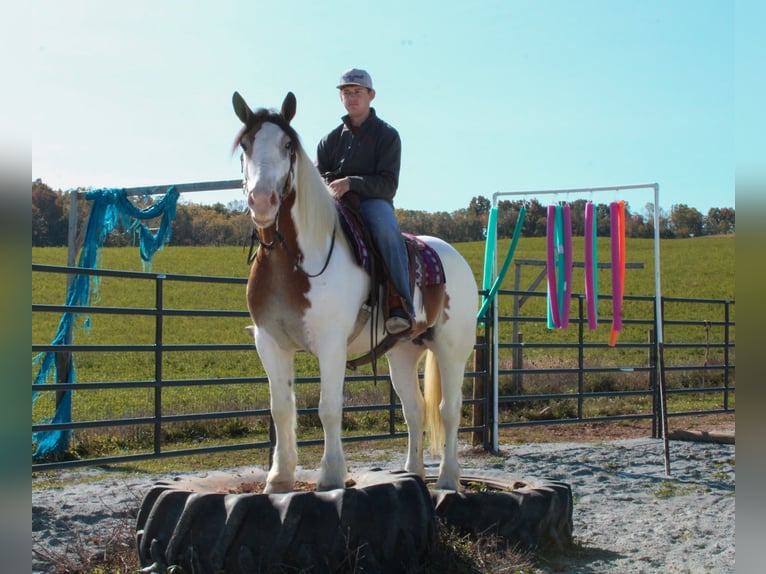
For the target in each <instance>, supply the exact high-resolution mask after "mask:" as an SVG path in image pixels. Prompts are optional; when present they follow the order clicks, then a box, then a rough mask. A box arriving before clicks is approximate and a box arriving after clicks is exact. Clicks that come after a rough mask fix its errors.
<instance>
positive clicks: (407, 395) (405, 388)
mask: <svg viewBox="0 0 766 574" xmlns="http://www.w3.org/2000/svg"><path fill="white" fill-rule="evenodd" d="M424 352H425V349H424V348H423V347H421V346H418V345H415V344H412V343H403V344H399V345H397V346H396V347H394V348H393V349H392V350H391V351H389V352H388V355H387V356H388V364H389V367H390V369H391V383H392V384H393V386H394V390H395V391H396V394H397V395H398V396H399V400H400V401H401V403H402V411H403V412H404V421H405V422H406V423H407V461H406V463H405V465H404V468H405V470H407V471H408V472H412V473H415V474H418V475H420V476H423V477H424V476H425V467H424V466H423V430H424V425H425V402H424V400H423V393H421V391H420V385H419V384H418V371H417V367H418V361H419V360H420V357H421V356H422V355H423V353H424Z"/></svg>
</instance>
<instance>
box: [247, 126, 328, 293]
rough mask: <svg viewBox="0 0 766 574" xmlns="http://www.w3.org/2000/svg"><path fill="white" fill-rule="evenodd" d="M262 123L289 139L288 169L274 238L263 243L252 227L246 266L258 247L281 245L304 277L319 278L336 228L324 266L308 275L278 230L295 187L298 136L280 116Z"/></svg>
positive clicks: (280, 196) (280, 198)
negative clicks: (271, 125)
mask: <svg viewBox="0 0 766 574" xmlns="http://www.w3.org/2000/svg"><path fill="white" fill-rule="evenodd" d="M262 122H271V123H273V124H276V125H277V126H278V127H279V128H281V129H282V131H284V132H285V133H286V134H287V136H288V137H289V138H290V142H289V144H288V145H289V146H290V167H289V169H288V170H287V176H286V177H285V183H284V185H283V186H282V191H281V192H280V193H279V209H278V210H277V214H276V217H275V218H274V224H273V226H274V238H273V239H272V240H271V241H269V242H266V241H263V239H262V238H261V236H260V234H259V231H258V227H257V226H253V232H252V233H251V235H250V249H249V251H248V254H247V264H248V265H252V263H253V261H254V260H255V258H256V256H257V255H258V249H260V247H263V248H264V249H266V250H267V251H271V250H272V249H274V248H275V247H276V246H277V245H281V246H282V247H283V248H284V250H285V252H286V253H287V256H288V257H289V258H290V261H291V262H292V264H293V267H294V268H295V269H297V270H298V271H300V272H301V273H303V274H304V275H305V276H306V277H309V278H312V277H319V276H320V275H321V274H322V273H324V272H325V270H326V269H327V266H328V265H329V264H330V258H331V257H332V253H333V250H334V249H335V231H336V227H337V226H333V228H332V238H331V240H330V249H329V251H328V252H327V257H326V258H325V262H324V265H322V269H320V270H319V272H317V273H309V272H308V271H306V270H305V269H304V268H303V266H302V265H301V261H300V257H299V256H296V255H295V254H294V253H293V252H292V251H291V250H290V248H289V247H288V245H287V242H286V241H285V237H284V235H282V232H281V231H280V230H279V213H280V211H281V209H282V202H283V201H284V198H285V197H287V196H289V194H291V193H293V192H294V191H295V187H294V186H293V180H294V179H295V163H296V159H297V157H298V146H299V145H300V144H299V143H298V136H297V134H295V131H294V130H293V129H292V127H290V125H289V124H288V123H287V122H286V121H285V120H284V119H283V118H282V116H280V115H277V114H272V115H269V116H267V117H265V118H263V120H262ZM243 158H244V153H243ZM244 172H245V170H244V159H243V160H242V173H243V179H242V186H243V188H244V191H245V193H247V178H246V176H244ZM256 240H257V241H258V245H259V247H258V248H256V247H255V243H256Z"/></svg>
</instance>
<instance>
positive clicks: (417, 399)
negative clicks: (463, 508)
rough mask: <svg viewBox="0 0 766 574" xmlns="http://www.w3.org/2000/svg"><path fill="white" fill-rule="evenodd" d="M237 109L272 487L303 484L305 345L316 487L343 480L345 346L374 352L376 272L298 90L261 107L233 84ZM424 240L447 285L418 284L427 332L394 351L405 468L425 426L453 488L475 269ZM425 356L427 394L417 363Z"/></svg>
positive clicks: (416, 467)
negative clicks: (320, 447) (303, 115)
mask: <svg viewBox="0 0 766 574" xmlns="http://www.w3.org/2000/svg"><path fill="white" fill-rule="evenodd" d="M233 105H234V111H235V112H236V114H237V117H238V118H239V119H240V120H241V121H242V123H243V124H244V126H243V128H242V129H241V131H240V132H239V134H238V135H237V137H236V143H235V145H238V146H240V147H241V149H242V162H243V166H242V171H243V178H244V191H245V193H246V194H247V205H248V208H249V210H250V215H251V217H252V220H253V222H254V223H255V225H256V227H257V230H258V234H259V240H260V247H259V249H258V252H257V254H256V256H255V258H254V261H253V264H252V268H251V271H250V277H249V280H248V283H247V303H248V308H249V310H250V315H251V317H252V320H253V323H254V327H253V329H252V331H253V333H254V338H255V346H256V348H257V350H258V354H259V356H260V358H261V362H262V363H263V367H264V369H265V370H266V374H267V375H268V378H269V390H270V394H271V413H272V417H273V419H274V426H275V428H276V435H277V440H276V451H275V454H274V459H273V464H272V467H271V470H270V472H269V474H268V479H267V491H268V492H287V491H290V490H292V488H293V483H294V480H295V469H296V465H297V460H298V453H297V447H296V431H295V429H296V410H295V394H294V389H293V377H294V369H293V359H294V355H295V352H296V351H301V350H302V351H308V352H309V353H312V354H313V355H314V356H316V357H317V359H318V361H319V371H320V381H321V382H320V399H319V417H320V419H321V421H322V426H323V429H324V454H323V456H322V461H321V466H320V474H319V483H318V488H319V489H320V490H329V489H333V488H342V487H343V486H344V482H345V478H346V464H345V460H344V456H343V447H342V444H341V417H342V408H343V382H344V374H345V369H346V361H347V356H348V355H349V354H360V353H366V352H369V351H370V346H371V340H372V339H373V338H372V337H370V334H369V329H370V325H369V324H367V326H366V328H364V329H361V330H360V329H359V321H358V317H363V318H364V317H365V315H364V314H361V310H362V309H363V307H364V305H365V301H366V300H367V297H368V293H369V289H370V277H369V275H368V273H367V272H366V271H365V270H364V269H363V268H362V267H360V266H359V265H358V264H357V262H356V260H355V258H354V255H353V253H352V251H351V247H350V245H349V242H348V241H347V239H346V237H345V236H344V234H343V233H342V232H341V230H340V228H339V216H338V212H337V209H336V204H335V200H334V199H333V197H332V196H331V194H330V191H329V188H328V187H327V186H326V185H325V183H324V181H323V180H322V178H321V177H320V175H319V172H318V171H317V169H316V167H315V166H314V164H313V163H312V161H311V159H309V157H308V155H307V154H306V152H305V151H304V150H303V148H302V147H301V144H300V142H299V138H298V135H297V134H296V133H295V131H294V130H293V128H292V127H291V126H290V120H292V118H293V117H294V115H295V108H296V101H295V96H294V95H293V94H292V93H288V94H287V97H285V99H284V102H283V103H282V109H281V111H280V112H276V111H275V110H266V109H258V110H255V111H253V110H252V109H250V107H249V106H248V105H247V104H246V103H245V101H244V99H243V98H242V97H241V96H240V95H239V94H238V93H236V92H235V93H234V96H233ZM420 239H422V241H424V242H425V243H426V244H427V245H430V246H431V247H433V249H434V250H435V251H436V252H437V253H438V255H439V257H440V258H441V261H442V265H443V267H444V275H445V277H446V283H445V285H443V286H441V287H442V288H441V289H439V290H437V292H436V296H429V293H428V291H427V289H423V288H420V287H416V288H415V293H414V298H413V300H414V303H415V309H416V312H417V314H416V318H415V319H416V332H421V333H422V332H424V331H425V330H426V329H427V333H426V335H427V336H424V337H420V338H419V339H418V340H417V341H416V342H413V341H412V340H408V341H401V342H398V343H397V344H396V345H395V346H394V347H393V348H391V349H390V350H389V351H388V352H387V353H386V358H387V359H388V363H389V368H390V376H391V381H392V383H393V386H394V389H395V390H396V393H397V394H398V395H399V398H400V400H401V403H402V409H403V411H404V418H405V421H406V423H407V427H408V432H409V445H408V452H407V461H406V465H405V468H406V470H407V471H409V472H414V473H417V474H419V475H421V476H423V475H424V466H423V434H424V430H425V429H426V428H428V429H429V432H430V433H431V435H432V436H431V438H432V440H434V437H436V438H435V441H436V442H435V443H434V446H436V447H438V449H439V451H440V454H441V463H440V467H439V477H438V480H437V484H436V486H437V487H438V488H445V489H452V490H457V489H458V486H459V474H460V469H459V466H458V460H457V433H458V426H459V423H460V411H461V405H462V393H461V388H462V384H463V377H464V371H465V366H466V361H467V360H468V358H469V356H470V354H471V352H472V350H473V346H474V341H475V336H476V311H477V301H478V289H477V286H476V281H475V279H474V276H473V272H472V271H471V268H470V267H469V266H468V264H467V263H466V261H465V260H464V259H463V257H462V256H461V255H460V254H459V253H458V252H457V251H456V250H455V249H454V248H453V247H451V246H450V245H448V244H447V243H445V242H444V241H442V240H440V239H437V238H434V237H426V236H423V237H421V238H420ZM424 293H425V294H424ZM432 295H433V294H432ZM380 323H381V326H380V332H379V333H378V336H379V337H380V338H381V339H382V338H383V337H384V336H385V333H384V332H383V330H382V321H381V322H380ZM424 353H427V357H426V363H425V372H424V392H423V393H421V390H420V386H419V383H418V374H417V368H418V363H419V360H420V359H421V358H422V356H423V354H424ZM424 395H425V396H424ZM429 425H430V426H429Z"/></svg>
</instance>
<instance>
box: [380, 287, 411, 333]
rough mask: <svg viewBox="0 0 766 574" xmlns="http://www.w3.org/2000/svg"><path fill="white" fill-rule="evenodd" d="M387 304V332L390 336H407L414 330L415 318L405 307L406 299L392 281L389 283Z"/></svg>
mask: <svg viewBox="0 0 766 574" xmlns="http://www.w3.org/2000/svg"><path fill="white" fill-rule="evenodd" d="M386 284H387V290H386V291H387V294H388V297H387V304H388V312H387V314H386V317H387V319H386V331H387V332H388V333H389V334H390V335H405V334H406V333H407V332H408V331H410V330H411V329H412V325H413V317H412V316H410V314H409V312H407V309H406V307H405V302H404V298H403V297H402V296H401V295H399V292H398V291H397V290H396V288H395V287H394V285H393V283H392V282H391V281H387V282H386Z"/></svg>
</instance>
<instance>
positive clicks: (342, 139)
mask: <svg viewBox="0 0 766 574" xmlns="http://www.w3.org/2000/svg"><path fill="white" fill-rule="evenodd" d="M337 88H338V90H340V99H341V101H342V102H343V106H344V107H345V108H346V111H347V112H348V114H347V115H345V116H343V118H342V119H343V123H342V124H340V125H339V126H338V127H336V128H335V129H334V130H332V131H331V132H330V133H329V134H327V135H326V136H325V137H324V138H323V139H322V141H320V142H319V145H318V146H317V169H318V170H319V173H320V174H321V175H322V177H323V178H324V180H325V181H326V182H327V183H328V185H329V187H330V189H331V190H332V192H333V194H334V195H335V197H337V198H338V199H340V198H343V197H344V196H346V194H349V192H351V193H350V194H349V195H348V196H346V198H345V200H346V201H349V200H350V198H351V197H352V196H356V197H355V199H354V201H353V202H352V203H356V201H357V200H358V203H359V205H358V209H359V211H360V214H361V216H362V219H363V220H364V222H365V224H366V226H367V228H368V230H369V232H370V235H371V236H372V240H373V242H374V245H375V247H376V248H377V250H378V252H379V253H380V256H381V257H382V259H383V262H384V264H385V266H386V269H387V270H388V275H389V278H390V281H389V297H388V316H387V318H386V322H385V327H386V331H388V332H389V333H390V334H391V335H405V334H406V333H407V331H409V329H410V328H411V327H412V325H413V318H414V316H415V309H414V307H413V304H412V294H411V293H410V280H409V260H408V256H407V249H406V247H405V244H404V240H403V238H402V235H401V232H400V230H399V223H398V222H397V220H396V213H395V211H394V196H395V195H396V188H397V186H398V184H399V166H400V164H401V154H402V142H401V140H400V139H399V133H398V132H397V131H396V130H395V129H394V128H393V127H391V126H390V125H389V124H387V123H386V122H384V121H383V120H381V119H380V118H379V117H378V116H377V114H376V113H375V109H374V108H371V107H370V103H371V102H372V100H373V99H374V98H375V90H374V89H373V87H372V79H371V78H370V75H369V74H368V73H367V72H366V71H365V70H359V69H351V70H347V71H346V72H344V73H343V75H342V76H341V79H340V83H339V84H338V86H337ZM391 287H393V289H391Z"/></svg>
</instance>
